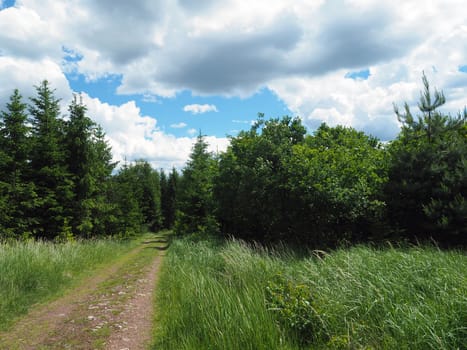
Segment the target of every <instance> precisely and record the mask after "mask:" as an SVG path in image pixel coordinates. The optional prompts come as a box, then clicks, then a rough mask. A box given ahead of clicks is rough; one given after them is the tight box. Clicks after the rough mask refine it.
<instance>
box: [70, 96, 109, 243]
mask: <svg viewBox="0 0 467 350" xmlns="http://www.w3.org/2000/svg"><path fill="white" fill-rule="evenodd" d="M69 111H70V119H69V121H68V122H67V123H66V142H65V145H66V151H67V152H66V160H67V166H68V170H69V172H70V175H71V179H72V181H73V201H72V203H71V211H72V213H73V218H72V220H71V227H72V230H73V232H74V233H75V234H77V235H80V236H83V237H89V236H96V235H99V234H102V233H103V232H105V227H106V224H105V223H106V222H107V221H108V220H109V219H111V218H110V217H109V216H110V215H112V214H111V211H112V206H110V205H109V204H108V203H107V200H106V194H107V187H108V185H107V183H108V180H109V178H110V176H111V173H112V171H113V169H114V167H115V163H112V154H111V150H110V147H109V146H108V144H107V141H106V140H105V135H104V133H103V131H102V128H101V127H100V126H98V125H97V124H96V123H94V122H93V121H92V120H91V119H90V118H89V117H87V116H86V106H84V105H83V104H82V102H81V101H80V102H79V103H78V101H77V99H76V96H75V98H74V100H73V101H72V103H71V105H70V106H69Z"/></svg>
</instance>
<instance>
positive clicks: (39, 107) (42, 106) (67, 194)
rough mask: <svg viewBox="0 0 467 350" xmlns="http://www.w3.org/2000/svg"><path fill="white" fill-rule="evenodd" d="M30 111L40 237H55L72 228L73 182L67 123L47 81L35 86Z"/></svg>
mask: <svg viewBox="0 0 467 350" xmlns="http://www.w3.org/2000/svg"><path fill="white" fill-rule="evenodd" d="M36 93H37V96H36V97H33V98H31V105H30V108H29V112H30V114H31V124H32V146H33V147H32V152H31V172H30V174H29V178H30V180H31V181H32V182H34V184H35V185H36V188H37V195H38V203H37V207H36V208H35V221H36V225H35V228H34V231H35V232H34V233H35V235H36V236H38V237H44V238H55V237H57V236H59V235H60V234H61V233H62V232H67V231H69V229H70V227H69V223H70V215H71V213H70V212H69V210H67V208H68V207H69V203H70V201H71V200H72V196H73V192H72V181H71V178H70V174H69V172H68V169H67V166H66V161H65V159H66V158H65V146H64V143H65V140H64V122H63V120H62V119H60V105H59V100H58V99H56V98H55V95H54V90H52V89H51V88H50V85H49V83H48V81H47V80H44V81H43V82H42V83H41V84H40V85H38V86H36Z"/></svg>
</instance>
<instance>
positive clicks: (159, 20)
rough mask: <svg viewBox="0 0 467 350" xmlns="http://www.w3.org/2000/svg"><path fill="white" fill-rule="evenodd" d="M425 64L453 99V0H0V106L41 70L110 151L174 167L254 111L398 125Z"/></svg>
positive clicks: (462, 85)
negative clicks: (80, 107)
mask: <svg viewBox="0 0 467 350" xmlns="http://www.w3.org/2000/svg"><path fill="white" fill-rule="evenodd" d="M422 72H425V74H426V75H427V77H428V79H429V81H430V83H431V85H432V86H433V87H437V88H438V89H440V90H443V91H444V93H445V96H446V98H447V103H446V105H445V106H444V107H443V109H442V110H443V111H444V112H446V113H452V114H455V113H457V112H458V111H459V110H462V109H463V108H464V107H465V106H466V105H467V16H465V1H464V0H443V1H441V0H439V1H438V0H431V1H428V2H424V3H420V1H419V0H416V1H413V0H407V1H388V0H387V1H386V0H375V1H373V0H294V1H285V0H256V1H248V2H246V1H240V0H223V1H215V0H197V1H195V0H158V1H152V0H139V1H136V0H135V1H129V0H126V1H125V0H99V1H93V0H66V1H57V0H17V1H13V0H0V109H3V108H4V106H5V103H6V101H7V100H8V98H9V96H10V95H11V93H12V91H13V89H15V88H18V89H19V90H20V92H21V93H22V95H23V96H24V97H25V98H28V97H29V96H32V95H34V87H33V85H37V84H39V83H40V82H41V81H42V80H44V79H47V80H49V81H50V83H51V85H52V87H54V88H55V89H56V95H57V97H59V98H61V99H62V103H63V116H64V117H66V114H67V110H66V106H67V104H69V102H70V101H71V99H72V96H73V93H80V94H81V96H82V99H83V102H84V103H85V104H86V105H87V107H88V115H89V116H90V117H91V118H92V119H93V120H95V121H96V122H98V123H99V124H100V125H102V127H103V128H104V130H105V132H106V134H107V138H108V141H109V143H110V145H111V146H112V150H113V154H114V158H115V160H117V161H120V162H121V161H123V160H124V159H126V160H128V161H132V160H135V159H146V160H148V161H149V162H150V163H151V164H152V165H153V166H154V167H155V168H164V169H170V168H171V167H172V166H175V167H177V168H181V167H183V165H184V163H185V161H186V160H187V158H188V156H189V154H190V151H191V147H192V144H193V142H194V140H195V137H196V136H197V135H198V134H199V132H201V133H202V134H204V135H206V140H207V141H208V143H209V144H210V150H211V151H213V152H217V151H219V152H220V151H223V150H225V149H226V147H227V145H228V142H229V141H228V136H229V135H231V136H235V135H237V133H238V132H239V131H240V130H246V129H249V128H250V126H251V123H252V121H253V120H255V118H256V117H257V114H258V113H265V115H266V117H281V116H284V115H290V116H299V117H300V118H302V121H303V123H304V125H305V126H306V127H307V129H308V131H309V132H310V133H312V132H313V131H314V130H315V129H316V128H317V127H318V126H319V125H320V124H321V123H322V122H326V123H327V124H329V125H331V126H334V125H345V126H352V127H354V128H356V129H358V130H362V131H365V132H366V133H368V134H372V135H373V136H376V137H378V138H380V139H381V140H384V141H386V140H391V139H393V138H394V137H395V136H396V135H397V133H398V130H399V125H398V122H397V118H396V117H395V115H394V111H393V103H396V104H399V105H402V104H403V103H404V102H405V101H407V102H408V103H409V104H410V105H411V106H413V109H414V110H415V109H416V103H417V100H418V98H419V96H420V90H421V89H422V83H421V76H422Z"/></svg>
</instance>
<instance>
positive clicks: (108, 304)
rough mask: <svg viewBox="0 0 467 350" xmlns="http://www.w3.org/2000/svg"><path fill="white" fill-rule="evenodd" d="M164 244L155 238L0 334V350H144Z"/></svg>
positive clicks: (161, 240) (149, 336) (150, 324)
mask: <svg viewBox="0 0 467 350" xmlns="http://www.w3.org/2000/svg"><path fill="white" fill-rule="evenodd" d="M165 245H166V240H165V239H164V238H161V237H156V236H154V238H153V239H151V240H148V241H145V242H143V243H142V244H141V245H140V246H138V247H137V248H135V249H133V250H132V251H130V252H129V253H127V254H125V255H124V256H123V257H121V258H119V259H118V260H117V262H115V263H114V264H112V265H111V266H107V267H104V268H101V269H100V270H98V271H97V272H96V273H95V274H94V275H93V276H91V277H89V278H87V279H86V280H84V281H83V282H82V283H81V284H80V286H78V287H77V288H74V289H73V290H70V291H68V292H67V293H66V294H65V295H64V296H63V297H61V298H59V299H57V300H55V301H54V302H51V303H49V304H46V305H41V306H38V307H36V308H35V309H33V310H32V311H31V312H29V314H28V315H26V316H25V317H24V318H23V319H21V320H20V321H19V322H17V323H16V324H15V326H14V327H13V328H12V329H11V330H9V331H8V332H6V333H0V349H1V350H3V349H8V350H15V349H17V350H23V349H24V350H32V349H34V350H37V349H60V350H62V349H112V350H113V349H117V350H122V349H128V350H137V349H147V348H148V346H149V342H150V339H151V329H152V310H153V299H152V298H153V294H154V293H153V292H154V288H155V286H156V282H157V276H158V270H159V266H160V262H161V259H162V255H163V249H164V248H163V246H165Z"/></svg>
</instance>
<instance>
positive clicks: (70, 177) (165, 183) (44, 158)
mask: <svg viewBox="0 0 467 350" xmlns="http://www.w3.org/2000/svg"><path fill="white" fill-rule="evenodd" d="M35 89H36V95H35V96H34V97H32V98H30V101H29V103H26V102H24V101H23V98H22V96H21V94H20V92H19V91H18V90H14V92H13V94H12V95H11V96H10V100H9V102H8V103H7V104H6V106H5V108H4V110H3V111H2V112H1V114H0V239H8V238H21V239H27V238H40V239H58V240H63V239H64V240H69V239H73V238H75V237H82V238H89V237H96V236H107V235H113V236H120V237H128V236H131V235H133V234H135V233H138V232H140V231H141V230H142V229H145V228H147V229H151V230H158V229H161V228H163V227H168V226H171V225H172V224H171V220H172V221H173V220H174V219H173V218H172V219H171V218H170V213H169V212H168V209H167V206H168V207H170V206H173V203H172V202H173V201H174V195H173V194H171V193H174V188H175V186H176V182H177V178H178V174H176V172H175V170H174V171H173V172H172V173H170V174H169V175H168V177H167V175H166V174H165V173H163V172H162V171H156V170H154V169H152V168H151V166H150V165H149V163H148V162H146V161H144V160H140V161H136V162H134V163H132V164H124V165H123V166H122V167H121V168H120V169H119V170H118V171H116V166H117V163H115V162H112V153H111V148H110V146H109V144H108V142H107V141H106V139H105V134H104V132H103V130H102V128H101V127H100V126H99V125H98V124H96V123H95V122H94V121H93V120H92V119H91V118H90V117H88V116H87V109H86V106H85V105H84V104H83V103H82V101H81V99H80V98H79V97H78V96H75V98H74V99H73V101H72V102H71V104H70V105H69V106H68V116H66V118H63V116H62V115H61V113H60V100H59V99H57V98H56V97H55V91H54V90H53V89H52V88H51V87H50V84H49V83H48V82H47V81H46V80H45V81H43V82H41V83H40V84H39V85H38V86H36V87H35ZM161 186H162V187H163V188H162V192H163V193H164V195H165V196H166V198H164V201H163V202H164V204H162V202H161ZM171 201H172V202H171ZM172 217H174V213H172Z"/></svg>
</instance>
